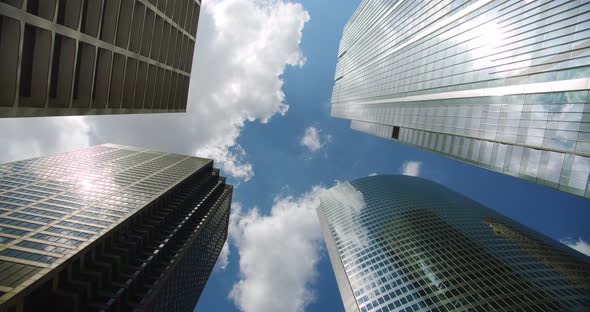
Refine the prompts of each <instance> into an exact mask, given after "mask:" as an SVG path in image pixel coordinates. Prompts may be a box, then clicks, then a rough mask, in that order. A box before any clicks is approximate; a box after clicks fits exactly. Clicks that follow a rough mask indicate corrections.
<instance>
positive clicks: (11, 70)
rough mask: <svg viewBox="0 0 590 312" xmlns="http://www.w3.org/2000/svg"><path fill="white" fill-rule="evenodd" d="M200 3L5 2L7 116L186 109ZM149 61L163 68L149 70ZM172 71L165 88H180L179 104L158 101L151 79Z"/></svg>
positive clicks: (1, 55) (2, 36)
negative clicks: (176, 77) (156, 103)
mask: <svg viewBox="0 0 590 312" xmlns="http://www.w3.org/2000/svg"><path fill="white" fill-rule="evenodd" d="M157 2H159V3H157ZM200 7H201V4H200V1H198V0H185V1H165V0H159V1H148V0H100V1H94V0H84V1H66V0H47V1H40V0H27V1H0V25H1V27H0V32H1V33H0V60H1V61H0V62H2V63H1V64H0V65H5V66H2V70H1V71H0V76H1V78H0V79H2V80H0V82H2V85H3V86H4V87H5V90H3V92H2V95H0V96H1V97H0V101H1V103H0V117H28V116H60V115H95V114H134V113H169V112H185V111H186V104H187V98H186V94H187V93H188V84H186V83H184V81H185V80H186V81H188V79H189V78H190V72H191V66H190V65H191V64H192V62H191V59H192V56H193V50H194V43H195V36H196V32H197V22H198V16H199V12H200ZM162 38H165V39H166V40H162ZM113 54H114V55H115V60H114V61H113V60H112V55H113ZM117 56H118V57H117ZM148 65H149V66H151V67H154V68H157V69H158V70H152V74H151V75H148V74H147V72H146V70H147V66H148ZM172 74H174V75H175V76H178V77H179V79H176V80H173V81H168V83H167V85H166V89H167V91H169V92H170V90H174V91H173V92H176V93H178V94H179V96H180V98H179V99H178V101H177V102H178V104H175V103H174V102H170V103H169V99H168V98H166V99H165V100H164V102H163V105H161V106H160V105H158V106H152V105H151V104H152V103H151V102H149V101H151V99H152V97H151V96H149V94H147V93H148V92H151V90H149V89H146V88H145V85H146V83H147V84H148V85H150V84H154V83H155V82H156V81H161V80H162V79H164V76H167V77H170V76H171V75H172ZM160 76H162V77H160ZM146 80H147V81H146ZM109 85H110V86H111V87H110V88H109V87H108V86H109ZM121 86H125V90H126V91H125V92H127V93H125V94H120V93H122V91H121V90H118V88H119V87H121ZM131 97H134V98H133V99H131Z"/></svg>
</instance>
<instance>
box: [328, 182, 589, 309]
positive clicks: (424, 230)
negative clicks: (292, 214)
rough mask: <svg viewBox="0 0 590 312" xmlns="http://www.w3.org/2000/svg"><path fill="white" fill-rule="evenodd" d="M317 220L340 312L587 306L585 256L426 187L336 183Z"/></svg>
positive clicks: (436, 188)
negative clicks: (329, 261)
mask: <svg viewBox="0 0 590 312" xmlns="http://www.w3.org/2000/svg"><path fill="white" fill-rule="evenodd" d="M318 215H319V219H320V225H321V228H322V231H323V233H324V237H325V240H326V245H327V247H328V253H329V255H330V260H331V262H332V267H333V269H334V273H335V275H336V281H337V283H338V288H339V290H340V295H341V296H342V301H343V303H344V307H345V309H346V311H347V312H350V311H383V312H385V311H451V310H453V311H454V310H461V311H463V310H472V311H507V310H512V311H587V309H588V308H590V258H588V257H586V256H584V255H583V254H581V253H578V252H577V251H575V250H573V249H570V248H569V247H566V246H565V245H563V244H560V243H559V242H556V241H554V240H552V239H550V238H548V237H546V236H544V235H542V234H540V233H537V232H535V231H533V230H531V229H529V228H527V227H525V226H523V225H521V224H519V223H517V222H515V221H513V220H511V219H509V218H507V217H505V216H504V215H501V214H499V213H497V212H495V211H493V210H491V209H489V208H487V207H484V206H482V205H481V204H479V203H477V202H475V201H473V200H471V199H469V198H467V197H464V196H462V195H460V194H458V193H456V192H454V191H451V190H449V189H447V188H445V187H443V186H441V185H439V184H436V183H434V182H430V181H427V180H424V179H421V178H417V177H410V176H396V175H381V176H373V177H365V178H360V179H357V180H353V181H350V182H346V183H341V184H338V185H337V186H335V187H333V188H332V189H330V190H328V191H327V192H326V193H325V194H324V195H323V196H322V197H321V204H320V207H318Z"/></svg>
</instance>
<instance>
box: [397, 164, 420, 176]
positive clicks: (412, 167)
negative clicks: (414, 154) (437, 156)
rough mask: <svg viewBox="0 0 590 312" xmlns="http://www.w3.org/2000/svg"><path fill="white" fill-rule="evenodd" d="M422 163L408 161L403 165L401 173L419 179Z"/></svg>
mask: <svg viewBox="0 0 590 312" xmlns="http://www.w3.org/2000/svg"><path fill="white" fill-rule="evenodd" d="M421 167H422V162H421V161H415V160H408V161H405V162H404V164H403V165H402V168H401V171H402V174H403V175H408V176H414V177H417V176H419V175H420V168H421Z"/></svg>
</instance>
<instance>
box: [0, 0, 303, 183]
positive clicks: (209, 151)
mask: <svg viewBox="0 0 590 312" xmlns="http://www.w3.org/2000/svg"><path fill="white" fill-rule="evenodd" d="M308 20H309V14H308V13H307V12H306V11H305V10H304V8H303V6H302V5H301V4H296V3H290V2H286V1H284V0H276V1H266V0H208V1H204V3H203V8H202V10H201V16H200V19H199V31H198V34H197V42H196V45H195V56H194V62H193V67H192V76H191V84H190V90H189V96H188V109H187V113H175V114H149V115H117V116H89V117H70V118H63V117H44V118H19V119H12V120H7V119H2V120H0V133H2V136H1V139H0V142H1V143H3V150H4V151H8V152H4V153H2V155H1V157H2V159H1V160H2V161H11V160H20V159H24V158H27V157H33V156H41V155H45V154H47V153H56V152H65V151H68V150H71V149H73V148H79V147H85V146H89V145H94V144H102V143H107V142H111V143H118V144H126V145H135V146H140V147H147V148H152V149H157V150H162V151H169V152H176V153H183V154H192V155H199V156H202V157H210V158H214V160H215V161H216V163H217V164H220V165H221V167H222V169H223V170H224V172H225V174H228V175H231V176H233V177H236V178H240V179H243V180H248V179H250V178H251V177H252V176H253V175H254V171H253V168H252V165H251V164H250V163H248V159H247V156H248V155H247V153H246V151H244V149H243V148H242V147H241V146H239V145H237V144H236V139H237V138H238V136H239V135H240V131H241V129H242V127H243V126H244V123H245V121H246V120H248V121H255V120H259V121H261V122H263V123H264V122H267V121H268V120H269V119H270V118H271V117H272V116H274V115H277V114H278V115H284V114H285V113H286V112H287V110H288V109H289V106H288V105H287V104H286V103H285V95H284V93H283V92H282V90H281V88H282V85H283V80H282V79H281V77H280V76H281V75H282V73H283V71H284V70H285V67H286V66H287V65H290V66H302V65H303V64H304V63H305V58H304V56H303V54H302V52H301V50H300V48H299V43H300V41H301V38H302V31H303V26H304V24H305V22H307V21H308ZM8 134H10V135H8Z"/></svg>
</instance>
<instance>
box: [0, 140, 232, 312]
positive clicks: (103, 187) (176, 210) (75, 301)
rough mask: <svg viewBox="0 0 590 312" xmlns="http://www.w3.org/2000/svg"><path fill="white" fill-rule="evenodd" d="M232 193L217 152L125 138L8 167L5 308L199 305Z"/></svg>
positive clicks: (4, 172) (3, 197)
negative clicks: (177, 149)
mask: <svg viewBox="0 0 590 312" xmlns="http://www.w3.org/2000/svg"><path fill="white" fill-rule="evenodd" d="M231 194H232V186H231V185H227V184H225V178H223V177H220V176H219V170H217V169H214V168H213V161H212V160H209V159H204V158H197V157H191V156H184V155H177V154H171V153H164V152H158V151H152V150H146V149H141V148H135V147H129V146H122V145H114V144H104V145H99V146H94V147H90V148H86V149H81V150H77V151H73V152H69V153H64V154H58V155H53V156H47V157H40V158H33V159H28V160H23V161H17V162H12V163H7V164H3V165H0V311H39V310H46V307H53V309H54V310H55V311H94V310H104V311H126V310H154V311H192V310H193V308H194V306H195V304H196V302H197V300H198V298H199V296H200V293H201V291H202V290H203V288H204V286H205V283H206V281H207V279H208V277H209V274H210V273H211V270H212V269H213V266H214V264H215V261H216V260H217V256H218V255H219V252H220V251H221V248H222V246H223V244H224V242H225V239H226V237H227V227H228V220H229V211H230V205H231V198H232V196H231Z"/></svg>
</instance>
